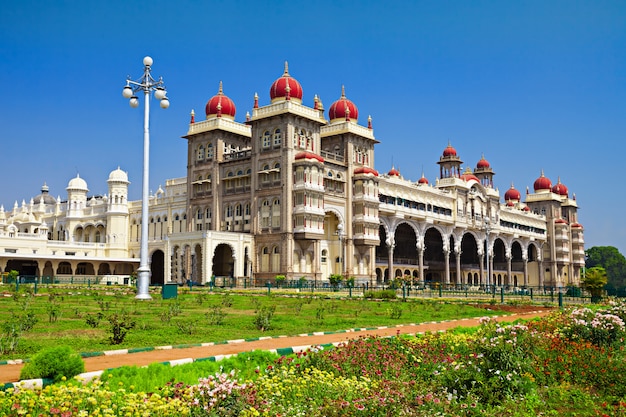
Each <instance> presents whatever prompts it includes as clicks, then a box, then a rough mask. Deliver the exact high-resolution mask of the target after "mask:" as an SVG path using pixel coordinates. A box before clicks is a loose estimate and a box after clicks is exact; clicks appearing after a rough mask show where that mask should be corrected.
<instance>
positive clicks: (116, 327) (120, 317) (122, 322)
mask: <svg viewBox="0 0 626 417" xmlns="http://www.w3.org/2000/svg"><path fill="white" fill-rule="evenodd" d="M107 320H108V321H109V332H110V335H109V341H110V342H111V344H112V345H119V344H120V343H123V342H124V339H126V335H127V334H128V332H129V331H130V330H131V329H133V328H134V327H135V325H136V322H135V320H133V319H132V318H131V317H130V315H128V314H127V313H123V314H117V313H114V314H111V315H110V316H109V317H107Z"/></svg>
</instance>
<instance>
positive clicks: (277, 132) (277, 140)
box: [274, 129, 282, 147]
mask: <svg viewBox="0 0 626 417" xmlns="http://www.w3.org/2000/svg"><path fill="white" fill-rule="evenodd" d="M281 142H282V135H281V133H280V129H276V130H275V131H274V146H275V147H277V146H280V144H281Z"/></svg>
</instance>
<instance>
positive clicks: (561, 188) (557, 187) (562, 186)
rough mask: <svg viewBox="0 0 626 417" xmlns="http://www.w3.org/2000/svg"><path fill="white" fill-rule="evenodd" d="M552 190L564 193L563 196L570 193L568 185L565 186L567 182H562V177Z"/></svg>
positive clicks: (559, 193)
mask: <svg viewBox="0 0 626 417" xmlns="http://www.w3.org/2000/svg"><path fill="white" fill-rule="evenodd" d="M552 192H553V193H554V194H558V195H563V196H566V197H567V195H568V190H567V187H566V186H565V184H561V179H560V178H559V180H558V181H557V183H556V184H555V185H554V187H552Z"/></svg>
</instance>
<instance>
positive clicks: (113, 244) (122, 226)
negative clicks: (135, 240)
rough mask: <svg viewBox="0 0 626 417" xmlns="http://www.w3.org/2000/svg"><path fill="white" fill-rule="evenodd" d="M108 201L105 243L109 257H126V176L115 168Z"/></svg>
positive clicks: (128, 182) (127, 227) (118, 168)
mask: <svg viewBox="0 0 626 417" xmlns="http://www.w3.org/2000/svg"><path fill="white" fill-rule="evenodd" d="M107 184H108V185H109V201H108V205H107V224H106V239H107V240H106V243H108V246H109V255H110V256H126V255H125V254H126V251H125V249H126V246H127V244H128V239H127V236H128V233H129V213H128V184H130V181H128V174H127V173H126V172H124V171H122V170H121V169H120V167H117V169H116V170H113V171H111V173H110V174H109V179H108V180H107Z"/></svg>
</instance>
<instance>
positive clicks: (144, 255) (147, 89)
mask: <svg viewBox="0 0 626 417" xmlns="http://www.w3.org/2000/svg"><path fill="white" fill-rule="evenodd" d="M143 66H144V67H143V76H142V77H141V78H140V79H139V80H137V81H133V80H131V79H130V76H129V77H128V78H127V79H126V86H125V87H124V89H123V90H122V95H123V96H124V98H127V99H129V102H130V107H132V108H136V107H138V106H139V99H138V98H137V96H136V95H135V94H136V93H137V92H139V91H143V94H144V98H145V110H144V118H143V188H142V196H141V248H140V252H139V258H140V260H139V269H137V296H136V297H135V298H137V299H140V300H150V299H151V298H152V297H150V293H149V291H148V286H149V285H150V266H149V265H148V190H149V178H150V175H149V172H150V94H151V93H152V92H153V91H154V98H156V99H157V100H160V101H161V108H163V109H167V108H168V107H169V106H170V102H169V100H168V98H167V96H166V91H165V85H164V84H163V78H161V77H159V79H158V81H157V80H155V79H154V78H152V75H151V74H150V72H151V70H152V58H150V57H149V56H147V57H145V58H144V59H143Z"/></svg>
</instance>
